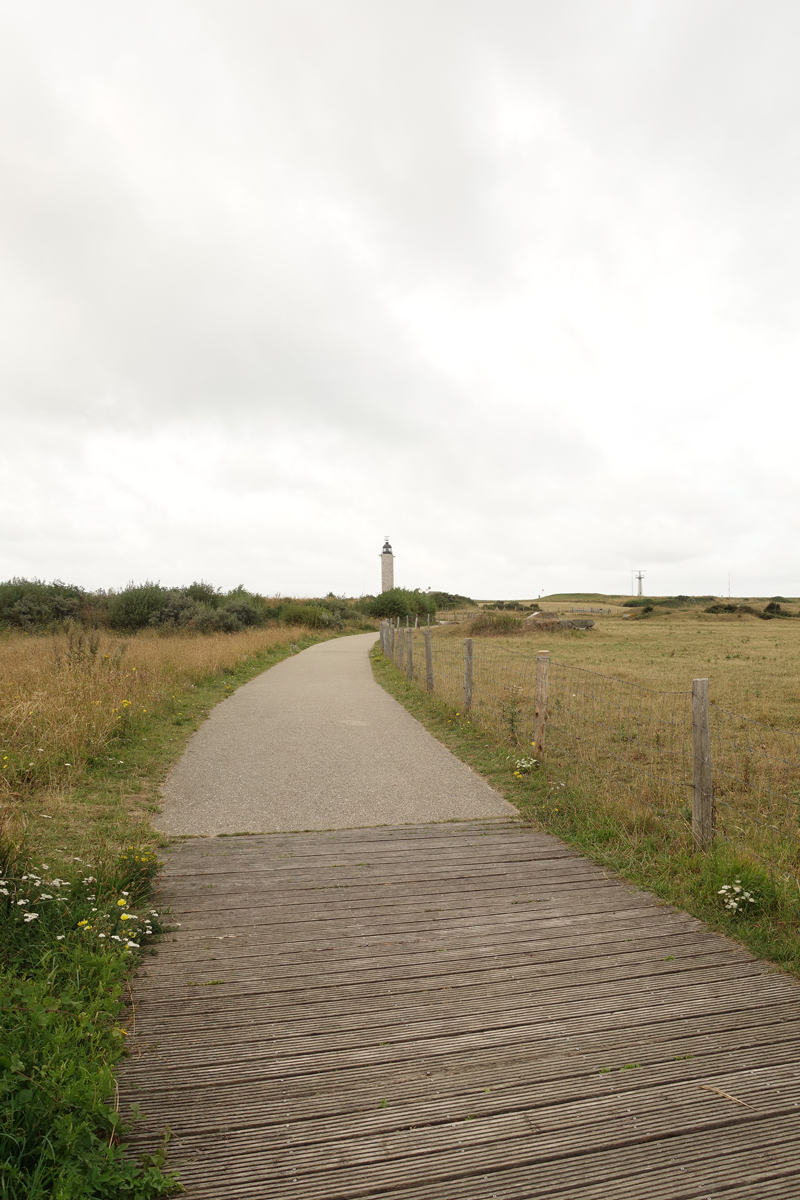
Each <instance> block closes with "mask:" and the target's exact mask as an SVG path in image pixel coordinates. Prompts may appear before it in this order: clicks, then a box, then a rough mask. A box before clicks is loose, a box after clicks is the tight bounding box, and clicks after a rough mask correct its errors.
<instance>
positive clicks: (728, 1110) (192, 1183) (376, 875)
mask: <svg viewBox="0 0 800 1200" xmlns="http://www.w3.org/2000/svg"><path fill="white" fill-rule="evenodd" d="M368 640H369V639H363V638H352V639H346V640H345V639H343V640H341V641H338V642H335V643H327V644H325V645H321V646H317V647H314V648H313V649H311V650H308V651H304V652H303V654H301V655H299V656H298V657H296V658H294V659H292V660H289V661H287V662H285V663H282V664H280V665H279V666H278V667H275V668H273V669H272V670H271V671H270V672H269V673H268V674H267V675H265V676H263V677H262V678H261V679H260V680H257V681H255V682H254V684H249V685H247V687H245V688H243V689H241V692H240V693H237V696H238V697H240V699H238V700H237V698H236V697H235V698H234V699H233V700H231V701H227V702H226V703H225V704H224V705H223V706H221V709H218V710H216V711H215V714H213V715H212V718H211V720H210V721H209V722H208V723H207V724H206V725H205V726H204V727H203V729H202V730H201V731H200V732H199V733H198V735H197V736H196V738H195V739H194V740H193V742H192V745H191V747H190V751H189V753H188V755H187V759H186V760H184V762H183V763H182V764H181V766H180V767H179V768H178V769H177V770H176V772H175V773H174V775H173V778H172V780H171V782H170V788H169V791H168V796H167V803H166V805H165V809H164V814H163V820H164V826H165V827H166V828H168V829H170V830H171V831H173V832H176V833H181V832H186V833H193V834H197V833H198V832H204V833H207V834H212V833H216V832H221V831H229V828H230V826H231V825H233V826H234V827H236V828H237V829H239V830H242V829H252V830H259V831H260V830H269V829H272V830H275V832H258V833H255V834H254V835H251V836H232V837H231V836H228V837H214V836H205V837H193V838H191V839H190V840H187V841H184V842H181V843H178V844H176V845H175V847H174V848H173V850H172V852H171V853H169V854H168V855H167V863H166V867H165V869H164V872H163V875H162V879H161V901H162V903H166V904H170V905H171V906H172V910H173V914H174V918H175V920H176V921H177V922H180V925H179V926H178V927H177V928H176V930H175V932H174V933H173V934H171V935H168V936H167V937H166V938H165V939H164V940H163V942H162V943H161V945H160V947H159V953H158V955H157V957H154V958H146V959H145V960H144V965H143V967H142V969H141V971H140V973H139V975H138V976H137V978H136V980H134V1000H135V1036H134V1037H132V1038H131V1039H130V1042H131V1051H132V1053H131V1057H130V1058H129V1059H128V1061H127V1062H126V1064H125V1066H124V1069H123V1071H122V1072H121V1075H120V1095H121V1103H122V1107H123V1110H125V1109H127V1108H129V1106H130V1105H131V1104H133V1103H137V1104H138V1105H139V1106H140V1108H141V1110H142V1112H143V1113H144V1114H145V1118H146V1119H145V1120H144V1121H143V1122H142V1123H141V1124H140V1125H139V1126H138V1127H137V1132H136V1133H135V1135H134V1138H133V1141H132V1145H133V1148H134V1149H135V1150H136V1151H139V1152H145V1151H148V1152H149V1151H152V1150H153V1149H154V1148H155V1147H156V1146H157V1144H158V1141H159V1138H160V1136H161V1134H162V1132H163V1130H164V1128H165V1126H167V1125H169V1127H170V1128H171V1130H172V1133H173V1138H172V1142H171V1144H170V1151H171V1152H170V1160H171V1162H172V1163H173V1165H175V1166H176V1167H178V1168H179V1169H180V1171H181V1178H182V1181H183V1183H184V1185H185V1188H186V1196H187V1200H236V1198H237V1197H252V1198H264V1200H283V1198H285V1197H295V1198H298V1197H302V1200H350V1198H353V1200H355V1198H356V1197H359V1198H367V1200H372V1198H378V1197H388V1198H390V1200H492V1198H497V1200H501V1198H502V1200H508V1198H510V1197H515V1198H517V1200H528V1198H539V1200H548V1198H550V1197H558V1198H562V1200H711V1198H713V1200H800V988H798V986H797V984H796V983H795V982H794V981H793V980H791V979H789V978H787V977H786V976H784V975H782V974H781V973H779V972H775V971H773V970H771V969H770V968H769V967H766V966H765V965H764V964H762V963H759V962H758V961H757V960H755V959H754V958H753V957H752V956H751V955H749V954H747V953H746V952H745V951H744V950H743V949H741V948H740V947H738V946H736V945H733V944H731V943H729V942H727V941H726V940H725V939H723V938H720V937H717V936H715V935H712V934H709V933H708V932H706V931H705V930H704V929H703V928H702V926H701V925H700V924H699V922H697V921H695V920H693V919H692V918H690V917H688V916H686V915H685V914H682V913H676V912H673V911H671V910H670V909H669V908H667V907H665V906H663V905H660V904H659V903H658V902H657V901H656V900H655V899H654V898H653V897H651V896H648V895H646V894H645V893H642V892H640V891H638V890H637V889H636V888H634V887H632V886H630V885H629V884H626V883H623V882H620V881H618V880H615V879H613V878H610V877H608V876H607V875H606V874H605V873H604V872H603V871H602V870H601V869H599V868H598V867H595V866H593V865H592V864H591V863H589V862H587V861H586V860H585V859H583V858H581V857H580V856H579V855H578V854H575V853H574V852H573V851H571V850H570V849H569V848H568V847H566V846H564V845H563V844H562V843H560V842H559V841H557V840H556V839H555V838H552V837H550V836H548V835H546V834H543V833H539V832H536V831H534V830H530V829H527V828H525V827H524V826H523V825H522V824H521V823H520V822H519V821H517V820H514V819H509V817H508V808H507V806H504V802H503V801H502V800H501V799H500V798H499V797H498V796H497V795H496V793H494V792H492V790H491V789H490V788H488V787H487V786H486V785H485V784H482V783H481V782H480V781H479V780H477V779H476V778H475V776H474V775H472V774H471V773H470V772H469V771H468V770H467V769H466V768H464V767H463V765H462V764H460V763H458V762H456V760H454V759H452V758H451V756H449V755H448V754H447V752H446V751H443V750H442V748H441V747H438V746H437V745H436V744H435V743H432V744H431V739H429V738H428V735H427V734H425V733H424V731H422V730H421V729H420V728H419V726H418V725H416V723H415V722H413V721H412V720H411V718H409V717H408V714H406V713H405V712H404V711H403V710H402V709H400V707H399V706H397V705H395V704H394V701H392V700H391V699H390V698H389V697H388V696H386V695H385V694H384V693H383V692H382V691H381V690H380V689H377V688H375V685H373V684H372V680H371V678H370V676H369V673H368V672H369V668H368V664H367V663H366V649H367V643H368ZM362 668H363V669H362ZM270 677H272V678H270ZM373 688H374V689H375V690H373ZM281 693H283V696H284V697H285V698H286V703H283V702H282V699H281ZM237 705H238V707H237ZM373 706H374V708H373ZM290 710H291V712H292V713H293V716H289V715H288V714H289V712H290ZM231 714H234V717H233V719H232V717H231ZM236 714H240V718H239V719H237V717H236ZM267 714H269V715H267ZM281 714H283V715H281ZM345 714H347V716H345ZM345 719H347V720H352V721H359V722H362V721H363V722H364V724H356V725H351V726H348V725H343V724H340V723H339V724H337V722H341V721H343V720H345ZM273 722H276V723H277V726H274V725H273ZM243 727H245V729H246V732H244V731H243ZM303 729H305V733H306V735H307V737H308V740H309V744H312V745H313V747H314V750H313V752H312V753H310V754H308V755H305V756H304V752H303V748H302V746H301V745H300V743H301V741H302V733H303ZM353 730H357V731H359V732H358V733H357V734H356V735H355V736H354V735H353V733H352V731H353ZM288 739H291V741H290V744H289V742H288ZM407 739H408V740H407ZM328 742H329V744H328V755H327V761H328V762H329V763H330V764H331V772H332V775H331V778H332V780H333V785H332V789H331V790H329V789H328V787H327V782H326V774H325V772H324V770H320V769H319V767H318V766H317V760H318V754H319V752H320V750H321V749H322V747H323V745H325V744H326V743H328ZM265 746H266V747H267V749H265V748H264V747H265ZM343 747H346V748H347V749H346V750H345V749H343ZM373 754H377V755H378V757H386V756H387V755H388V757H389V758H390V759H391V761H392V762H393V763H394V764H395V766H396V769H394V770H392V769H390V768H388V767H383V768H381V771H382V772H383V773H382V774H381V776H380V778H381V779H382V780H383V781H384V783H383V788H384V789H386V790H385V791H382V788H381V786H380V785H379V784H376V782H375V780H374V778H373V776H372V773H371V770H370V767H371V764H372V761H373ZM298 755H299V757H300V758H301V759H302V761H304V762H305V763H306V766H307V772H308V773H307V775H306V776H305V779H306V789H305V792H304V791H303V789H302V787H301V777H300V775H299V774H291V773H290V772H289V767H290V766H291V765H292V764H293V763H295V762H296V761H297V760H298ZM276 761H277V762H280V763H282V764H283V765H284V768H285V769H286V772H287V774H286V776H285V777H284V776H283V775H282V774H281V770H280V769H279V768H278V767H277V766H276V765H275V763H276ZM348 762H350V763H351V765H352V774H351V778H350V779H349V780H348ZM397 764H399V765H397ZM420 764H423V767H420ZM406 772H408V774H407V775H406ZM429 772H432V773H434V774H435V778H434V779H433V780H431V779H428V778H427V776H428V773H429ZM404 780H406V783H405V786H404ZM192 781H194V782H192ZM215 789H217V790H216V791H215ZM389 789H390V790H389ZM387 795H388V799H387ZM193 797H196V799H197V803H196V811H195V806H194V805H193ZM425 797H427V798H428V799H427V800H425V799H424V798H425ZM295 799H297V802H298V804H299V805H300V806H301V807H300V808H298V809H297V810H294V809H293V808H292V804H293V802H294V800H295ZM459 802H463V804H464V805H465V806H466V808H467V810H468V811H466V812H462V813H460V814H459V813H458V812H456V811H455V809H457V807H458V804H459ZM428 803H430V805H431V808H425V805H426V804H428ZM481 804H483V805H485V806H486V808H485V809H484V810H483V811H480V812H478V811H476V806H480V805H481ZM373 805H374V807H372V806H373ZM420 806H421V808H422V810H423V811H420ZM215 809H216V810H217V811H215ZM294 811H297V812H298V813H299V814H300V815H298V816H297V817H296V818H295V820H294V821H293V819H292V814H293V812H294ZM389 813H393V814H395V815H394V816H393V817H391V816H388V814H389ZM387 817H388V820H390V821H391V822H392V823H391V824H384V823H383V822H385V821H386V820H387ZM449 817H460V818H461V819H458V820H448V819H443V818H449ZM370 818H373V819H372V820H371V819H370ZM465 818H467V819H465ZM336 823H340V824H341V825H342V828H331V826H333V825H335V824H336ZM292 825H294V829H295V830H297V827H298V826H303V827H307V829H308V831H307V832H298V831H292V828H291V827H292ZM359 825H360V826H362V827H358V826H359ZM320 826H328V827H329V828H327V829H321V828H320ZM282 827H288V829H286V828H282Z"/></svg>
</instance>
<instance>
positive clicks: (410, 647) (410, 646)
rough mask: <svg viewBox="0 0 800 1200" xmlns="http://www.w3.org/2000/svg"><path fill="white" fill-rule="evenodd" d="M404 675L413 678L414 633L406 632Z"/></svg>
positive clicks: (410, 630)
mask: <svg viewBox="0 0 800 1200" xmlns="http://www.w3.org/2000/svg"><path fill="white" fill-rule="evenodd" d="M406 675H407V676H408V678H409V679H413V678H414V631H413V630H412V629H407V630H406Z"/></svg>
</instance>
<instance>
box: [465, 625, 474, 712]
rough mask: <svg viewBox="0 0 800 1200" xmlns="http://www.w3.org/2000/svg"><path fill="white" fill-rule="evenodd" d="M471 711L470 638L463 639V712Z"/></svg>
mask: <svg viewBox="0 0 800 1200" xmlns="http://www.w3.org/2000/svg"><path fill="white" fill-rule="evenodd" d="M471 709H472V638H464V712H470V711H471Z"/></svg>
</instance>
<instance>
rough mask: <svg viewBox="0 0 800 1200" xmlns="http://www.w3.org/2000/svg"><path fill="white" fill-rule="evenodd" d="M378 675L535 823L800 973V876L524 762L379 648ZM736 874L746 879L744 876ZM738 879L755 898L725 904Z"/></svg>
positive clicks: (376, 655)
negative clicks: (705, 847) (773, 870)
mask: <svg viewBox="0 0 800 1200" xmlns="http://www.w3.org/2000/svg"><path fill="white" fill-rule="evenodd" d="M371 658H372V668H373V672H374V675H375V678H376V680H377V682H378V683H380V684H381V686H382V687H384V688H385V689H386V691H387V692H389V693H390V695H392V696H394V697H395V699H396V700H399V701H400V703H401V704H402V705H403V706H404V707H405V708H407V709H408V711H409V712H410V713H411V714H412V716H414V717H416V719H417V720H418V721H419V722H420V723H421V724H422V725H424V726H425V728H426V729H427V730H429V732H430V733H432V734H433V736H434V737H436V738H437V739H438V740H439V741H440V742H442V743H443V744H444V745H445V746H447V748H448V749H449V750H451V751H452V752H453V754H455V755H456V756H457V757H458V758H460V759H462V761H464V762H466V763H468V764H469V766H470V767H472V769H473V770H474V771H477V772H479V773H480V774H481V775H483V777H484V778H485V779H486V780H487V782H488V783H490V784H491V785H492V787H494V788H496V789H497V790H498V791H499V792H500V793H501V794H502V795H503V796H505V798H506V799H507V800H509V801H510V802H511V803H512V804H514V805H515V806H516V808H517V809H518V810H519V812H520V815H521V816H522V818H523V819H524V820H525V821H527V822H529V823H530V824H531V825H532V826H533V827H535V828H537V829H541V830H544V831H546V832H547V833H552V834H554V835H555V836H556V837H559V838H561V839H562V840H563V841H564V842H566V843H567V844H568V845H570V846H573V847H574V848H575V849H576V850H579V851H580V852H581V853H582V854H584V855H585V856H586V857H587V858H589V859H591V860H592V862H595V863H598V864H600V865H601V866H603V867H606V868H608V869H609V870H610V871H612V872H614V873H615V874H617V875H619V876H621V877H623V878H625V879H627V880H630V882H632V883H635V884H636V885H637V886H639V887H641V888H644V889H645V890H647V891H649V892H652V893H653V894H654V895H655V896H658V897H659V898H660V899H662V900H664V901H667V902H668V903H670V904H672V905H674V906H675V907H676V908H680V909H683V910H684V911H685V912H689V913H691V914H692V915H693V916H695V917H698V918H699V919H700V920H701V921H703V922H705V924H706V925H707V926H708V927H709V928H710V929H713V930H715V931H716V932H718V933H723V934H726V935H727V936H729V937H732V938H736V939H737V940H738V941H740V942H743V943H744V944H745V945H746V946H747V947H748V949H749V950H751V951H752V952H753V953H754V954H755V955H757V956H758V957H759V958H762V959H768V960H770V961H771V962H773V963H775V964H776V965H777V966H780V967H782V968H783V969H784V970H786V971H788V972H790V973H792V974H794V975H797V976H800V938H799V937H798V928H799V927H800V890H798V885H797V883H796V881H792V882H788V883H787V882H785V881H783V880H779V879H773V878H771V877H770V875H769V873H768V872H767V871H766V870H764V869H763V868H761V867H759V866H756V865H754V864H753V863H752V862H749V861H746V860H743V859H741V858H737V857H736V855H735V854H734V853H732V852H731V851H730V849H729V848H728V847H726V846H724V845H717V846H716V847H715V849H714V851H713V853H710V854H706V855H704V854H700V853H698V852H696V851H695V850H694V848H693V846H692V842H691V837H689V836H686V835H683V834H680V833H675V832H674V831H673V830H671V829H669V828H668V827H665V826H664V825H663V824H661V823H660V822H659V821H658V820H657V818H656V817H652V818H641V817H634V816H632V815H630V814H626V813H625V812H624V810H623V809H622V807H620V809H615V810H609V809H607V808H605V807H601V806H599V805H598V804H597V803H596V802H595V801H593V798H592V796H591V795H589V794H587V793H586V792H583V791H581V790H579V789H577V788H574V787H570V786H569V784H568V783H567V782H566V780H565V779H564V777H562V776H559V775H557V774H555V773H554V772H551V771H550V770H549V769H548V767H547V765H546V764H545V765H544V766H539V767H533V768H527V769H526V768H523V769H522V770H521V771H517V763H518V762H519V761H520V760H521V759H524V758H525V757H526V755H525V751H524V750H523V749H522V748H517V747H514V748H512V747H510V746H509V745H507V744H505V743H501V742H499V741H497V740H495V739H494V738H493V737H492V736H491V735H490V734H488V733H487V732H486V731H485V730H482V729H480V728H479V727H478V726H476V725H472V724H471V723H470V721H469V720H467V719H466V718H465V717H464V716H463V715H457V714H456V712H455V710H454V709H451V708H450V707H449V706H448V705H446V704H444V703H443V702H442V701H441V700H437V699H435V698H433V697H431V696H429V695H428V694H427V693H426V692H424V691H422V690H421V689H420V688H419V687H418V686H416V685H415V684H413V683H410V682H409V680H408V679H407V678H406V676H405V675H403V674H402V673H401V672H400V671H398V670H397V668H396V667H395V666H394V664H393V663H392V662H390V661H389V660H388V659H387V658H384V656H383V655H382V654H381V652H380V649H379V648H378V647H377V646H376V647H375V649H374V650H373V651H372V654H371ZM737 881H738V882H737ZM726 886H730V887H733V886H740V887H741V888H742V890H743V891H746V892H748V893H749V894H750V895H752V897H753V901H752V903H751V902H749V901H746V900H743V899H741V896H742V893H733V895H734V897H735V898H737V897H738V898H739V901H740V902H739V906H738V908H737V909H736V910H735V911H732V910H730V909H727V908H726V907H725V901H726V899H727V898H728V897H729V896H730V894H731V893H727V894H723V895H721V894H720V890H719V889H720V888H722V887H726Z"/></svg>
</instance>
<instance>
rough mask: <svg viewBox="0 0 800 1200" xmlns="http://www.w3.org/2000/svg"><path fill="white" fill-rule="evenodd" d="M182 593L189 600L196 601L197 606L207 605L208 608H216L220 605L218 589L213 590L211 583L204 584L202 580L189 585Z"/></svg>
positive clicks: (220, 599)
mask: <svg viewBox="0 0 800 1200" xmlns="http://www.w3.org/2000/svg"><path fill="white" fill-rule="evenodd" d="M183 591H184V593H185V595H187V596H188V597H189V598H190V599H191V600H196V601H197V603H198V604H207V605H208V606H209V608H218V607H219V606H220V604H221V603H222V595H221V593H220V590H219V588H215V587H214V585H213V583H206V582H205V581H204V580H202V579H201V580H200V581H198V580H195V582H194V583H190V584H189V586H188V587H187V588H184V589H183Z"/></svg>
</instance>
